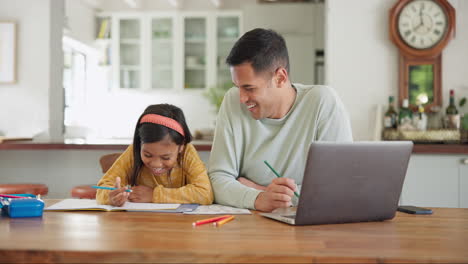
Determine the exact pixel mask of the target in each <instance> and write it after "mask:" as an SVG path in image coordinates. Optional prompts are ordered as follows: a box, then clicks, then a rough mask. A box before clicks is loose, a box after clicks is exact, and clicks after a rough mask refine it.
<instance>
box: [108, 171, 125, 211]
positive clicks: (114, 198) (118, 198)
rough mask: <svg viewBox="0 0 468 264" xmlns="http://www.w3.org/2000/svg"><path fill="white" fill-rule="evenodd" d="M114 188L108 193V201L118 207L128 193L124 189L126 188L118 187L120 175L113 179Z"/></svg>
mask: <svg viewBox="0 0 468 264" xmlns="http://www.w3.org/2000/svg"><path fill="white" fill-rule="evenodd" d="M115 188H117V189H116V190H112V191H110V193H109V202H110V204H111V205H112V206H119V207H120V206H122V205H124V203H125V202H126V201H127V200H128V195H129V193H128V192H126V191H125V190H126V189H127V188H125V187H122V188H121V187H120V177H117V178H116V179H115Z"/></svg>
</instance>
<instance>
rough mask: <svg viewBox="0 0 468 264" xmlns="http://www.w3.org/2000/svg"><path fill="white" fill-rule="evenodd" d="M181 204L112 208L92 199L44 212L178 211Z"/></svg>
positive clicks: (69, 201) (60, 204) (67, 201)
mask: <svg viewBox="0 0 468 264" xmlns="http://www.w3.org/2000/svg"><path fill="white" fill-rule="evenodd" d="M179 206H180V204H160V203H131V202H126V203H125V204H124V205H123V206H121V207H117V206H111V205H102V204H98V203H97V202H96V200H94V199H93V200H92V199H64V200H62V201H60V202H58V203H56V204H54V205H51V206H49V207H47V208H45V209H44V210H50V211H54V210H62V211H64V210H104V211H120V210H125V211H157V210H170V209H177V207H179Z"/></svg>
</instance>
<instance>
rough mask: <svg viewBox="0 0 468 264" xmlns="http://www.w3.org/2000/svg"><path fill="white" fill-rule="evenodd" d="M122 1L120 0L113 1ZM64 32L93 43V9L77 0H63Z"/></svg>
mask: <svg viewBox="0 0 468 264" xmlns="http://www.w3.org/2000/svg"><path fill="white" fill-rule="evenodd" d="M115 2H122V1H115ZM65 15H66V21H67V29H68V30H66V34H67V36H69V37H72V38H74V39H77V40H80V41H81V42H83V43H85V44H88V45H93V44H94V39H95V30H96V29H95V24H96V23H95V10H94V9H93V8H92V7H90V6H89V5H85V4H84V3H83V1H79V0H65Z"/></svg>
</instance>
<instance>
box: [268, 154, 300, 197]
mask: <svg viewBox="0 0 468 264" xmlns="http://www.w3.org/2000/svg"><path fill="white" fill-rule="evenodd" d="M263 162H264V163H265V165H267V166H268V168H270V170H271V171H273V173H274V174H275V175H276V177H278V178H282V176H281V175H279V173H278V172H276V171H275V169H273V167H272V166H271V165H270V164H269V163H268V161H266V160H264V161H263ZM294 195H296V197H297V198H299V194H298V193H297V192H294Z"/></svg>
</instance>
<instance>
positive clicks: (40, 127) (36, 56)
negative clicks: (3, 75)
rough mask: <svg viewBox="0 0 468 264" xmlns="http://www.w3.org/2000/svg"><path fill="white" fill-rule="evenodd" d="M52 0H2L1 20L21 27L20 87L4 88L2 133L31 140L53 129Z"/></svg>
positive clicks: (0, 114) (0, 99)
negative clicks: (30, 138) (50, 98)
mask: <svg viewBox="0 0 468 264" xmlns="http://www.w3.org/2000/svg"><path fill="white" fill-rule="evenodd" d="M50 17H51V0H36V1H30V0H15V1H9V0H0V18H1V20H11V21H16V23H17V57H16V59H17V80H18V81H17V83H15V84H0V131H3V133H4V134H6V135H7V136H31V135H33V134H36V133H38V132H41V131H46V130H48V128H49V123H48V122H49V89H50V87H51V79H50V77H51V71H50V60H51V59H50V58H51V56H52V55H51V49H50V47H51V37H50V36H51V22H50Z"/></svg>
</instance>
